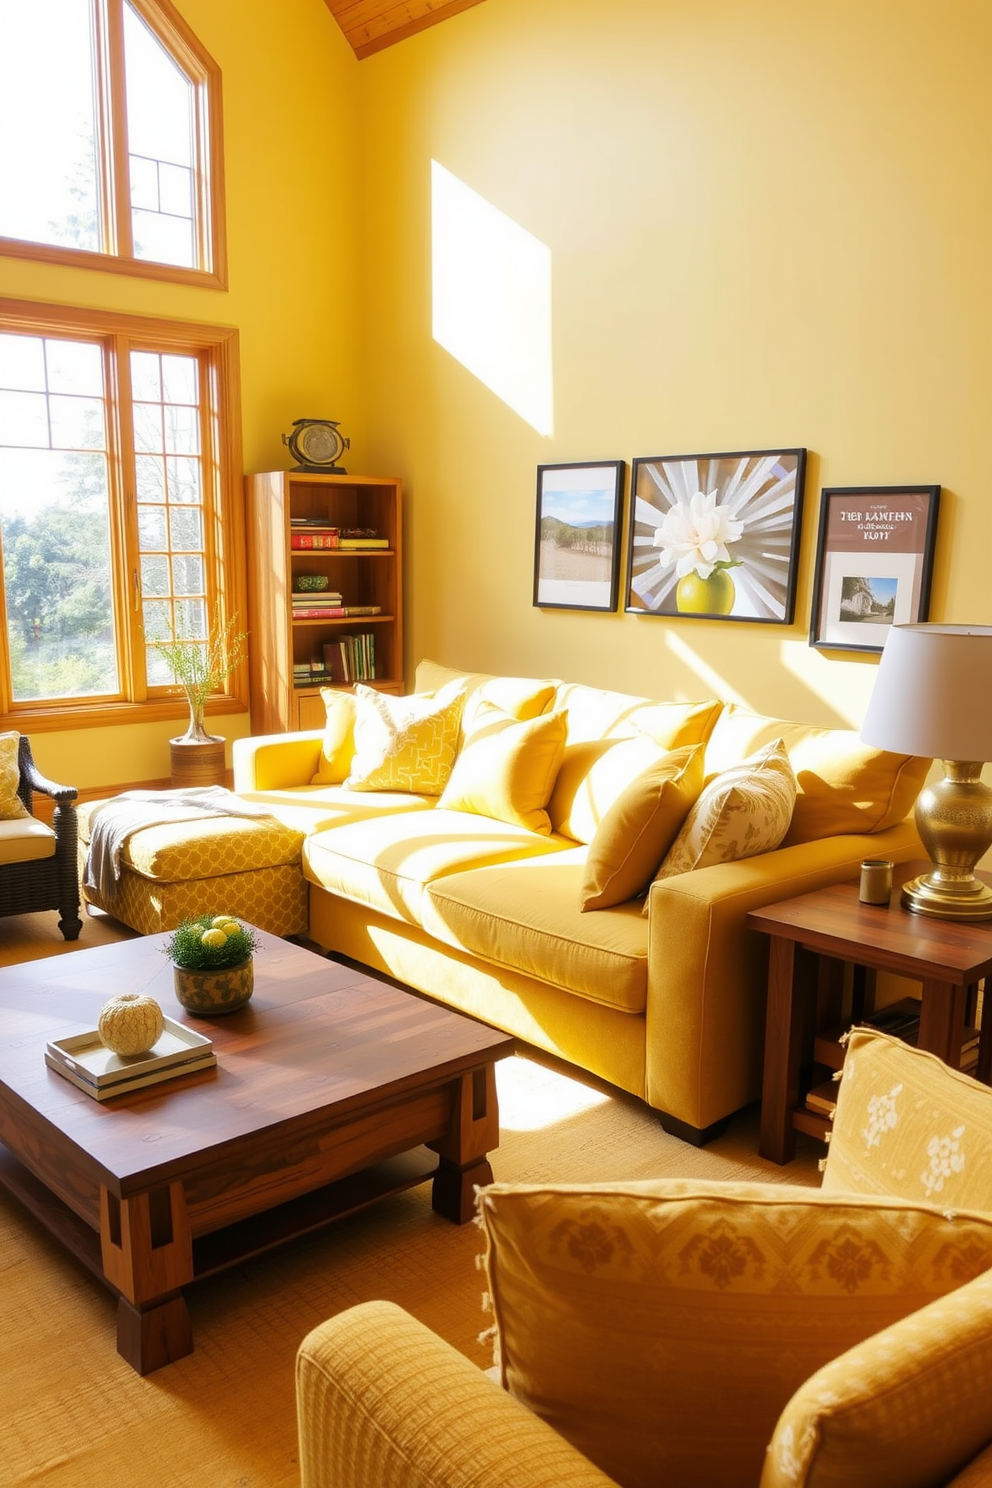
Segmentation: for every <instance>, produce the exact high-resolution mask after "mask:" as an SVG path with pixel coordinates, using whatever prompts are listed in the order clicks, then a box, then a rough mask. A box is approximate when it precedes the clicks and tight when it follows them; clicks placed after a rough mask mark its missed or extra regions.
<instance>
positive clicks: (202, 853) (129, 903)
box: [79, 801, 308, 935]
mask: <svg viewBox="0 0 992 1488" xmlns="http://www.w3.org/2000/svg"><path fill="white" fill-rule="evenodd" d="M105 804H106V803H105V802H103V801H89V802H87V803H86V804H85V805H83V806H81V807H80V808H79V867H80V874H79V876H80V882H81V883H82V884H83V899H84V901H85V902H86V903H88V904H93V905H95V906H96V907H97V908H98V909H103V910H106V912H107V913H108V914H112V915H113V916H114V918H115V919H118V920H121V921H122V922H123V923H124V924H125V925H130V926H131V927H132V929H134V930H139V931H140V932H141V934H142V935H153V934H155V933H156V932H157V931H159V930H172V929H174V928H175V926H176V925H178V924H179V922H180V921H181V920H182V919H184V918H186V917H187V916H193V915H200V914H230V915H236V916H237V917H238V918H239V919H243V920H248V921H249V923H251V924H253V925H258V927H259V928H260V929H262V930H268V931H269V932H270V933H271V934H273V935H302V934H304V933H305V932H306V929H307V902H308V889H307V883H306V880H305V879H304V877H303V874H302V872H301V869H300V848H301V846H302V843H303V833H302V832H299V831H296V830H295V829H294V828H292V827H288V826H284V825H283V824H282V823H281V822H278V821H276V820H274V819H273V818H272V817H261V818H259V817H244V816H211V817H202V818H200V819H198V820H194V821H177V822H169V823H160V824H158V825H154V826H146V827H142V828H139V829H138V830H137V831H135V832H133V833H131V835H130V836H128V837H127V838H126V840H125V842H124V844H123V847H122V849H121V855H120V878H119V879H118V880H117V882H116V884H115V885H114V888H113V892H109V891H107V890H104V891H103V892H100V891H97V890H95V889H93V888H87V887H86V883H85V880H86V872H85V869H86V857H87V853H88V851H89V844H90V831H91V821H92V819H93V814H94V812H96V810H97V809H98V808H99V807H100V806H103V805H105Z"/></svg>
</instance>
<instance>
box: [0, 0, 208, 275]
mask: <svg viewBox="0 0 992 1488" xmlns="http://www.w3.org/2000/svg"><path fill="white" fill-rule="evenodd" d="M0 252H3V253H7V254H15V255H17V256H19V257H33V258H42V259H49V260H57V261H70V262H74V263H80V264H84V265H86V266H88V267H99V268H110V269H117V270H123V271H125V272H127V273H134V274H143V275H145V276H148V277H156V278H170V279H182V280H192V281H195V282H197V283H204V282H207V283H212V284H215V285H223V283H224V282H225V275H226V267H225V263H224V246H223V201H222V183H221V142H220V74H219V72H218V70H217V68H216V66H215V64H214V63H213V62H212V61H211V59H210V58H209V57H208V56H207V54H206V53H205V52H204V51H203V49H202V47H200V45H199V43H198V42H197V41H196V38H195V37H194V36H193V35H192V33H191V32H190V31H189V29H188V28H187V26H186V25H185V23H184V21H183V20H182V18H181V16H180V15H179V13H178V12H177V11H176V10H175V9H174V8H173V6H172V5H171V4H170V3H169V0H0Z"/></svg>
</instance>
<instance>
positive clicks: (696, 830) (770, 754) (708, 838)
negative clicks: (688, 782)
mask: <svg viewBox="0 0 992 1488" xmlns="http://www.w3.org/2000/svg"><path fill="white" fill-rule="evenodd" d="M795 800H796V777H795V775H794V774H793V772H792V766H791V765H790V764H789V756H788V755H787V754H786V752H785V745H784V744H783V743H782V741H781V739H776V741H775V743H774V744H769V745H768V747H767V748H765V749H759V750H758V752H757V753H756V754H753V755H752V756H751V758H750V759H746V760H743V761H742V762H741V764H739V765H733V766H731V768H730V769H729V770H724V772H723V774H722V775H717V776H716V778H715V779H713V780H711V781H709V783H708V784H707V785H705V786H704V787H703V791H702V794H701V795H700V797H699V799H698V800H697V802H696V804H695V805H694V806H693V808H692V810H691V811H690V812H689V815H688V817H687V818H686V820H685V823H684V825H683V827H682V830H681V831H680V832H679V834H678V836H677V837H676V839H675V841H674V842H673V843H672V846H671V848H670V849H669V852H668V854H667V855H666V857H665V859H664V862H663V863H662V865H661V867H660V868H659V870H658V872H657V874H656V877H657V878H671V877H672V875H673V874H675V873H689V872H691V871H692V869H694V868H708V867H710V865H711V864H713V863H736V862H737V861H738V860H739V859H740V858H753V857H755V856H756V855H757V854H758V853H763V852H771V851H772V849H773V848H776V847H778V845H779V843H780V842H781V841H782V839H783V837H784V836H785V834H786V832H787V831H788V830H789V822H790V821H791V819H792V808H793V805H794V804H795Z"/></svg>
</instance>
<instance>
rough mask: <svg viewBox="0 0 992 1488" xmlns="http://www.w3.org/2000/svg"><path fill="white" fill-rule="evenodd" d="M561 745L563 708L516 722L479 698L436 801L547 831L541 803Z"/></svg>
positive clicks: (544, 805) (448, 807) (453, 808)
mask: <svg viewBox="0 0 992 1488" xmlns="http://www.w3.org/2000/svg"><path fill="white" fill-rule="evenodd" d="M483 709H485V712H483ZM564 748H565V715H564V713H544V714H542V715H541V717H539V718H531V719H527V720H525V721H523V722H520V721H518V720H517V719H515V718H513V717H512V716H511V715H510V714H508V713H504V712H503V711H502V710H501V709H499V708H496V707H494V705H493V704H491V703H487V704H481V705H480V708H479V711H478V712H477V714H476V716H475V721H474V724H473V731H472V734H471V736H470V737H469V739H468V740H467V741H466V743H465V747H464V748H463V749H462V751H461V753H460V754H459V756H458V758H457V760H456V761H455V767H454V769H453V770H452V772H451V779H450V780H449V781H448V784H447V785H446V786H445V788H444V792H443V794H442V796H441V799H440V801H439V802H438V805H439V806H440V807H442V808H443V809H446V810H449V811H470V812H473V813H474V814H475V815H476V816H488V817H491V818H492V819H493V820H494V821H501V822H506V823H507V824H508V825H510V826H516V827H527V828H528V829H529V830H530V831H532V832H540V833H541V835H542V836H544V837H549V836H550V835H551V822H550V820H549V818H548V813H547V809H546V808H547V804H548V801H549V799H550V797H551V791H552V789H553V787H554V783H555V776H556V775H557V774H558V766H559V765H560V764H561V757H562V753H563V751H564Z"/></svg>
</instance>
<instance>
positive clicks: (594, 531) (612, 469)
mask: <svg viewBox="0 0 992 1488" xmlns="http://www.w3.org/2000/svg"><path fill="white" fill-rule="evenodd" d="M623 472H624V462H623V460H600V461H589V462H588V463H587V464H583V465H539V466H538V467H537V536H536V539H535V555H534V603H535V604H536V605H540V606H541V607H542V608H543V609H552V610H615V609H616V607H617V588H618V583H619V573H620V519H621V515H622V511H623Z"/></svg>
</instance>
